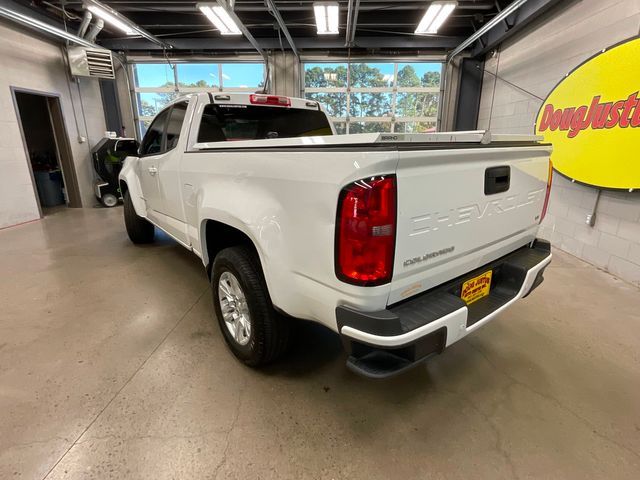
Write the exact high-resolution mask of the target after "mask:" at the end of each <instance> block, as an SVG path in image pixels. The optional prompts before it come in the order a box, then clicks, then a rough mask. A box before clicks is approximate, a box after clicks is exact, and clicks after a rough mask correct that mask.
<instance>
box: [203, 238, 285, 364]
mask: <svg viewBox="0 0 640 480" xmlns="http://www.w3.org/2000/svg"><path fill="white" fill-rule="evenodd" d="M224 272H230V273H231V274H233V276H235V278H236V279H237V280H238V283H239V284H240V287H241V288H242V290H243V293H244V295H245V297H246V305H247V307H248V310H249V315H250V324H251V334H250V336H249V341H248V343H247V344H246V345H241V344H240V343H238V342H237V341H236V340H235V338H234V337H233V335H232V334H231V332H230V331H229V329H228V328H227V325H226V324H225V321H224V318H223V316H222V309H221V306H220V298H219V294H218V284H219V281H220V276H221V275H222V274H223V273H224ZM211 287H212V291H213V306H214V309H215V313H216V317H217V319H218V324H219V326H220V330H221V332H222V335H223V336H224V339H225V341H226V343H227V345H228V346H229V348H230V349H231V351H232V352H233V354H234V355H235V356H236V357H237V358H238V359H239V360H240V361H242V362H243V363H245V364H246V365H249V366H251V367H257V366H260V365H265V364H268V363H270V362H273V361H274V360H276V359H277V358H279V357H281V356H282V355H283V354H284V353H285V352H286V350H287V348H288V347H289V343H290V342H289V340H290V337H291V335H290V332H291V329H290V323H289V320H288V319H287V318H286V317H284V316H282V315H280V314H279V313H278V312H276V311H275V309H274V308H273V304H272V303H271V298H270V297H269V292H268V291H267V286H266V283H265V280H264V276H263V274H262V269H261V268H260V262H259V259H258V258H257V256H256V254H255V253H254V252H253V251H252V250H251V249H249V248H247V247H244V246H238V247H231V248H226V249H224V250H222V251H221V252H220V253H218V255H217V256H216V258H215V260H214V262H213V268H212V271H211Z"/></svg>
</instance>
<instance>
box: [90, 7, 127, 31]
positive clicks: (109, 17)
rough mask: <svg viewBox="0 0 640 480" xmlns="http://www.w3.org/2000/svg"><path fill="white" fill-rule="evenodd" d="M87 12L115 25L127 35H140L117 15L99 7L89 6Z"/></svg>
mask: <svg viewBox="0 0 640 480" xmlns="http://www.w3.org/2000/svg"><path fill="white" fill-rule="evenodd" d="M87 10H89V11H90V12H91V13H93V14H94V15H96V16H98V17H100V18H101V19H102V20H104V21H105V22H107V23H108V24H110V25H113V26H114V27H116V28H117V29H119V30H122V31H123V32H124V33H126V34H127V35H138V32H136V30H135V29H134V28H133V27H132V26H131V25H128V24H127V22H126V21H123V20H121V19H119V18H118V17H117V16H116V15H115V14H113V13H111V12H109V11H107V10H106V9H105V8H102V7H99V6H97V5H87Z"/></svg>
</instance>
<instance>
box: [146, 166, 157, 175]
mask: <svg viewBox="0 0 640 480" xmlns="http://www.w3.org/2000/svg"><path fill="white" fill-rule="evenodd" d="M147 170H149V174H151V175H155V174H156V173H158V169H157V168H156V167H149V168H148V169H147Z"/></svg>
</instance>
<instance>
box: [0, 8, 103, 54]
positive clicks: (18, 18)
mask: <svg viewBox="0 0 640 480" xmlns="http://www.w3.org/2000/svg"><path fill="white" fill-rule="evenodd" d="M0 16H1V17H4V18H6V19H8V20H11V21H13V22H15V23H19V24H20V25H23V26H25V27H28V28H30V29H32V30H37V31H39V32H41V33H46V34H49V35H53V36H55V37H58V38H61V39H63V40H68V41H69V42H72V43H75V44H77V45H81V46H83V47H88V48H97V49H104V47H101V46H99V45H96V44H95V43H92V42H89V41H87V40H84V39H83V38H80V37H78V36H77V35H74V34H72V33H69V32H66V31H64V30H62V29H60V28H57V27H54V26H53V25H51V24H49V23H46V22H43V21H41V20H38V19H36V18H34V17H32V16H30V15H25V14H23V13H20V12H17V11H16V10H13V9H11V8H7V7H4V6H0Z"/></svg>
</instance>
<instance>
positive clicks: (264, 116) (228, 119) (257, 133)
mask: <svg viewBox="0 0 640 480" xmlns="http://www.w3.org/2000/svg"><path fill="white" fill-rule="evenodd" d="M331 134H332V131H331V126H330V125H329V120H328V119H327V117H326V115H325V114H324V113H322V112H320V111H317V110H302V109H295V108H282V107H266V106H252V105H214V104H210V105H207V106H206V107H205V108H204V112H203V113H202V120H201V121H200V129H199V130H198V142H199V143H205V142H225V141H227V142H229V141H234V140H258V139H265V138H292V137H311V136H315V135H331Z"/></svg>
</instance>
